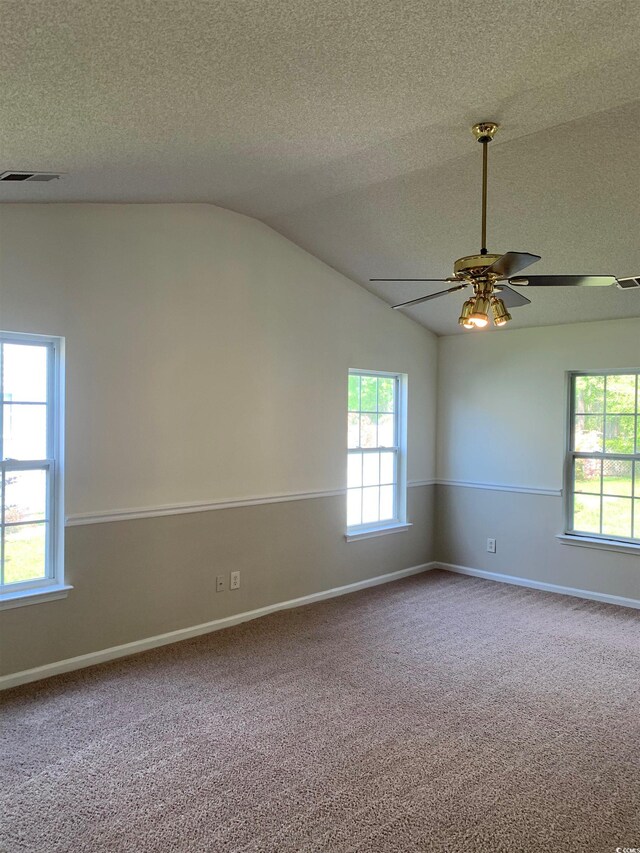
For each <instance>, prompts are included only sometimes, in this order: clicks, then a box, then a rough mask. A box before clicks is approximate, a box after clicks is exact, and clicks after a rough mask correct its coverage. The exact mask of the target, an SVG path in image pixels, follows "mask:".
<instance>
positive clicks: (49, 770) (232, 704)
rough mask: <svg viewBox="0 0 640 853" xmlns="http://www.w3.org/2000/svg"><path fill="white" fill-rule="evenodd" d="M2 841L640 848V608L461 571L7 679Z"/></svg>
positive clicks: (145, 847) (43, 845) (42, 845)
mask: <svg viewBox="0 0 640 853" xmlns="http://www.w3.org/2000/svg"><path fill="white" fill-rule="evenodd" d="M2 701H3V706H4V708H3V721H4V722H3V755H4V758H3V761H2V770H1V772H2V778H1V779H0V826H1V828H0V850H2V851H4V852H5V853H18V851H20V852H22V851H38V853H54V851H69V853H133V851H135V853H158V852H159V851H161V852H162V853H165V851H166V853H183V852H184V853H192V851H193V853H205V851H206V853H209V852H210V853H232V851H234V853H239V852H240V851H242V853H258V852H259V851H261V853H267V851H268V853H292V851H305V853H307V851H308V853H312V851H313V852H314V853H320V851H322V852H323V853H352V851H353V853H355V851H358V853H414V852H415V851H421V853H427V852H428V851H438V853H439V852H440V851H442V852H443V853H444V851H447V853H472V851H473V853H485V851H487V853H489V852H490V853H494V851H498V852H499V851H509V853H518V851H520V853H529V851H531V853H533V851H536V853H541V851H542V853H546V851H549V853H551V851H554V853H556V851H572V853H576V851H581V853H582V851H597V853H607V851H610V853H615V850H616V848H617V847H627V848H629V847H630V848H633V847H637V848H640V613H639V612H638V611H633V610H629V609H623V608H616V607H613V606H609V605H602V604H596V603H592V602H587V601H582V600H578V599H572V598H566V597H562V596H558V595H553V594H548V593H542V592H535V591H532V590H525V589H521V588H517V587H509V586H506V585H503V584H498V583H492V582H489V581H484V580H479V579H475V578H467V577H462V576H458V575H452V574H448V573H445V572H440V571H437V572H431V573H429V574H425V575H420V576H416V577H412V578H407V579H405V580H402V581H398V582H396V583H393V584H387V585H385V586H380V587H376V588H373V589H370V590H366V591H364V592H359V593H355V594H352V595H349V596H344V597H342V598H336V599H332V600H329V601H325V602H322V603H320V604H315V605H312V606H308V607H304V608H300V609H298V610H290V611H284V612H281V613H277V614H273V615H271V616H268V617H265V618H263V619H260V620H257V621H255V622H249V623H245V624H244V625H239V626H237V627H235V628H230V629H228V630H225V631H221V632H218V633H214V634H209V635H207V636H204V637H200V638H198V639H195V640H190V641H187V642H183V643H177V644H175V645H173V646H166V647H164V648H162V649H158V650H155V651H152V652H147V653H145V654H141V655H137V656H136V657H131V658H128V659H125V660H120V661H115V662H113V663H109V664H104V665H101V666H98V667H93V668H92V669H87V670H83V671H79V672H75V673H70V674H67V675H64V676H58V677H55V678H52V679H49V680H47V681H42V682H39V683H37V684H32V685H27V686H24V687H20V688H15V689H14V690H11V691H8V692H6V693H5V694H4V695H3V697H2Z"/></svg>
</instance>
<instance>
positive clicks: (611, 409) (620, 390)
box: [567, 370, 640, 543]
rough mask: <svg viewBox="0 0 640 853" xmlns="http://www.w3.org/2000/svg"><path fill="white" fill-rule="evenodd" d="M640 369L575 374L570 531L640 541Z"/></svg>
mask: <svg viewBox="0 0 640 853" xmlns="http://www.w3.org/2000/svg"><path fill="white" fill-rule="evenodd" d="M639 377H640V371H638V370H620V371H615V372H614V371H611V372H606V373H605V372H603V373H575V374H572V375H571V417H570V435H569V453H568V460H567V461H568V464H567V495H568V506H567V510H568V511H567V516H568V525H567V532H569V533H572V534H577V535H585V536H593V537H600V538H603V539H613V540H618V541H622V542H634V543H638V542H640V378H639Z"/></svg>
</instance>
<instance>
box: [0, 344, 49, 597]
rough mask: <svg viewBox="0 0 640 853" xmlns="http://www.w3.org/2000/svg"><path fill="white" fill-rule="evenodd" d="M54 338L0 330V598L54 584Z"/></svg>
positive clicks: (30, 591) (14, 595)
mask: <svg viewBox="0 0 640 853" xmlns="http://www.w3.org/2000/svg"><path fill="white" fill-rule="evenodd" d="M60 364H61V340H60V339H58V338H45V337H42V336H40V335H24V334H12V333H8V332H0V402H1V403H2V405H0V465H1V474H2V480H1V483H0V498H1V500H0V600H3V601H6V600H12V599H13V598H15V597H16V595H18V594H27V593H33V592H34V591H35V590H38V591H40V590H41V589H43V588H49V587H53V586H55V585H58V586H59V585H61V584H62V529H63V516H62V512H63V509H62V494H63V492H62V467H61V461H62V460H61V452H60V448H61V432H62V425H61V408H62V381H61V368H60Z"/></svg>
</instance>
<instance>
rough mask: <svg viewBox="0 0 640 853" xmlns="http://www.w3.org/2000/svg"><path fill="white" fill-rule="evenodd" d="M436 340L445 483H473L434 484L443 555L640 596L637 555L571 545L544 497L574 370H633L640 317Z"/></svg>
mask: <svg viewBox="0 0 640 853" xmlns="http://www.w3.org/2000/svg"><path fill="white" fill-rule="evenodd" d="M639 308H640V300H639ZM438 344H439V347H438V349H439V354H438V361H439V370H438V388H439V391H438V478H439V479H441V480H443V481H445V482H446V481H458V482H463V483H469V484H471V485H472V486H473V487H467V486H460V485H439V486H438V489H437V494H436V525H435V526H436V530H437V536H438V539H437V543H436V554H437V557H438V560H439V561H440V562H441V563H443V564H452V565H458V566H463V567H466V568H470V569H479V570H481V571H486V572H496V573H499V574H506V575H513V576H516V577H521V578H526V579H529V580H534V581H540V582H543V583H548V584H554V585H557V586H565V587H569V588H572V589H579V590H587V591H590V592H595V593H601V594H604V595H612V596H619V597H622V598H629V599H634V600H640V557H639V556H638V555H637V554H635V553H619V552H612V551H603V550H601V549H590V548H584V547H573V546H568V545H566V544H563V542H562V541H561V540H559V539H558V538H557V534H561V533H563V532H564V506H563V503H564V502H563V499H562V497H561V496H560V495H559V494H557V495H552V494H536V490H549V491H559V490H561V489H562V488H563V464H564V453H565V447H566V428H567V417H568V415H567V408H568V404H567V391H568V389H567V371H571V370H590V369H593V370H608V369H617V368H623V367H629V368H637V367H638V366H639V365H640V319H629V320H611V321H603V322H596V323H581V324H575V325H568V326H566V325H565V326H547V327H541V328H532V329H520V330H518V329H514V330H506V329H503V330H498V331H495V332H489V333H488V334H481V333H475V334H474V333H469V334H468V335H459V336H451V337H446V338H440V339H439V341H438ZM478 484H483V487H481V488H477V487H476V486H477V485H478ZM494 485H498V486H504V487H516V490H515V491H509V490H507V491H497V490H495V489H493V488H491V486H494ZM518 489H524V490H525V491H524V492H520V491H518ZM526 490H531V491H532V492H533V493H530V494H529V493H526ZM488 537H492V538H496V539H497V553H496V554H488V553H487V551H486V540H487V538H488Z"/></svg>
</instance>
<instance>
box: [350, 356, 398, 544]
mask: <svg viewBox="0 0 640 853" xmlns="http://www.w3.org/2000/svg"><path fill="white" fill-rule="evenodd" d="M405 386H406V377H405V376H402V375H400V374H395V373H371V372H368V371H363V370H350V371H349V411H348V459H347V528H348V531H349V533H352V532H357V531H361V532H363V533H364V532H366V531H370V530H375V529H380V528H385V527H387V528H388V527H392V526H394V525H400V524H404V523H405V521H406V494H405V493H406V477H405V467H406V465H405V452H404V446H405V437H404V436H405V420H406V419H405V415H404V404H405V399H406V393H405Z"/></svg>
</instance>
